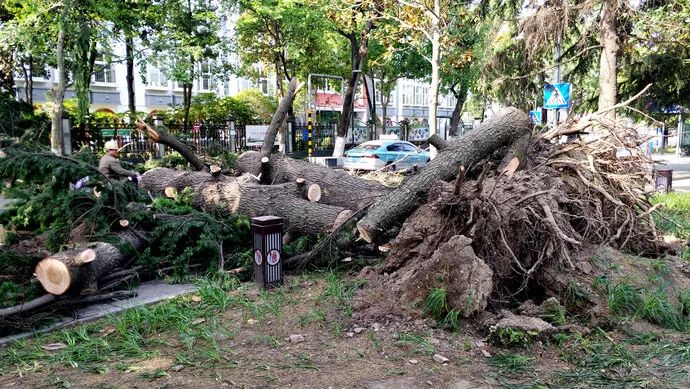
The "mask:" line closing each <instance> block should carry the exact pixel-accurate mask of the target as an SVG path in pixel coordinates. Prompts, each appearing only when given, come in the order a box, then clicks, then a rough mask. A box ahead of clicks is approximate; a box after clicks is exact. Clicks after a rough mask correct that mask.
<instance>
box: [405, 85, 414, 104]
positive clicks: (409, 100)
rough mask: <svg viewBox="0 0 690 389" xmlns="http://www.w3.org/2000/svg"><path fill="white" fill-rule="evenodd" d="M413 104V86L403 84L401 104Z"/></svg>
mask: <svg viewBox="0 0 690 389" xmlns="http://www.w3.org/2000/svg"><path fill="white" fill-rule="evenodd" d="M413 104H414V86H412V85H403V105H413Z"/></svg>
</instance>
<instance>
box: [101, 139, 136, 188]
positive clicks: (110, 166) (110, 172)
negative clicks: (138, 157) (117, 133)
mask: <svg viewBox="0 0 690 389" xmlns="http://www.w3.org/2000/svg"><path fill="white" fill-rule="evenodd" d="M117 154H118V147H117V141H114V140H110V141H107V142H105V155H104V156H103V157H102V158H101V160H100V161H99V162H98V170H99V171H100V172H101V173H103V175H104V176H106V177H108V178H110V179H129V180H131V181H132V182H134V183H135V184H136V183H138V182H139V177H141V176H140V175H139V173H137V172H133V171H131V170H127V169H124V168H123V167H122V166H121V165H120V160H119V159H117Z"/></svg>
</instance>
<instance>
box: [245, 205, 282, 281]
mask: <svg viewBox="0 0 690 389" xmlns="http://www.w3.org/2000/svg"><path fill="white" fill-rule="evenodd" d="M252 235H253V237H254V282H256V283H257V284H259V286H260V287H261V288H263V289H269V288H274V287H277V286H279V285H282V284H283V260H282V254H283V218H281V217H277V216H259V217H255V218H252Z"/></svg>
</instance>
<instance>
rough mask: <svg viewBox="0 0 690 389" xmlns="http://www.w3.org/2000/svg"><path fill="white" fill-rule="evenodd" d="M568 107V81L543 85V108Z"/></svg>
mask: <svg viewBox="0 0 690 389" xmlns="http://www.w3.org/2000/svg"><path fill="white" fill-rule="evenodd" d="M569 107H570V83H569V82H565V83H561V84H546V85H545V86H544V108H546V109H560V108H569Z"/></svg>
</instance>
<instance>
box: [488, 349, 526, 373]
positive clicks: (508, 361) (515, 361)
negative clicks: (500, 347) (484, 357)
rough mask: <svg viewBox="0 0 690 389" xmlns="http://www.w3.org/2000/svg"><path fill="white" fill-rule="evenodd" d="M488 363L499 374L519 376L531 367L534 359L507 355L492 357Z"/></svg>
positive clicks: (520, 355)
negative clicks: (499, 372)
mask: <svg viewBox="0 0 690 389" xmlns="http://www.w3.org/2000/svg"><path fill="white" fill-rule="evenodd" d="M489 363H490V364H491V366H494V367H496V368H497V369H498V370H499V371H501V372H505V373H510V374H520V373H524V372H525V371H527V369H530V368H532V367H533V365H534V358H533V357H528V356H525V355H522V354H510V353H507V354H498V355H494V356H492V357H491V358H490V359H489Z"/></svg>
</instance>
